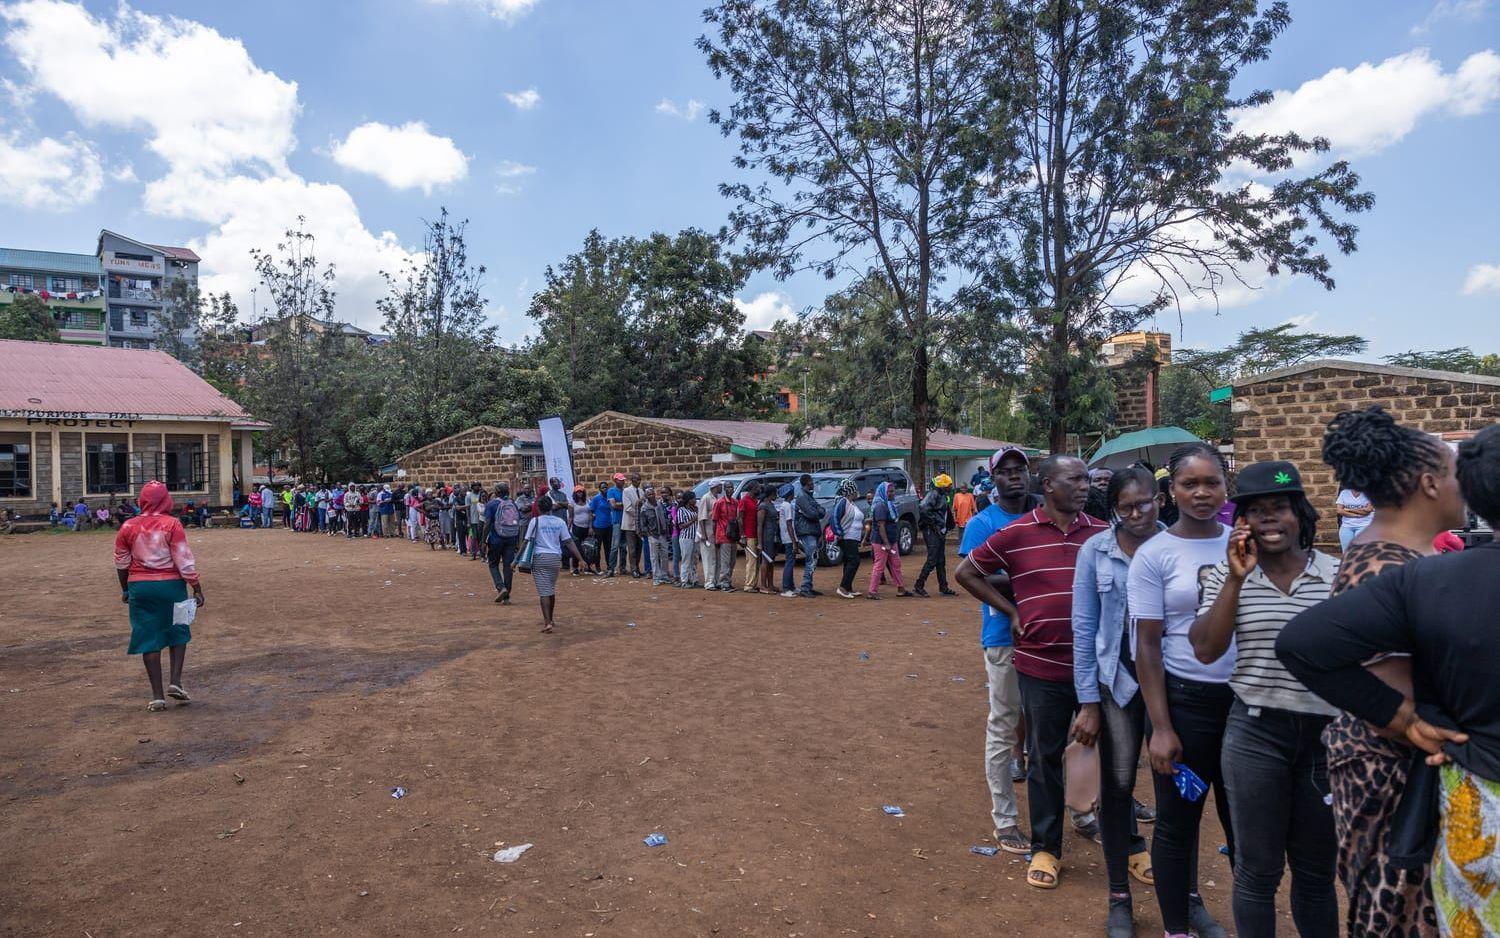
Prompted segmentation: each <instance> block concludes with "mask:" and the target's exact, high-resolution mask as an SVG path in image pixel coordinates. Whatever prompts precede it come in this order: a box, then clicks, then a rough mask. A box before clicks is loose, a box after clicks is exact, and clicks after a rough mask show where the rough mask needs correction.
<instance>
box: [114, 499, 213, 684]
mask: <svg viewBox="0 0 1500 938" xmlns="http://www.w3.org/2000/svg"><path fill="white" fill-rule="evenodd" d="M140 506H141V513H140V514H138V515H136V516H135V517H134V518H131V519H130V520H128V521H126V522H125V523H124V524H122V525H120V532H119V533H118V534H116V535H115V571H116V573H118V574H119V576H120V601H121V602H123V603H128V604H129V606H130V648H129V649H128V651H127V652H126V653H127V654H131V655H140V656H141V659H142V660H143V661H144V662H145V665H146V676H147V677H149V678H150V679H151V703H150V705H149V706H147V708H146V709H148V710H153V711H155V710H165V709H166V708H167V701H166V698H167V697H171V698H172V699H173V700H179V701H181V702H182V703H188V702H190V701H191V700H192V699H193V698H191V697H189V696H188V692H187V691H185V690H183V689H182V665H183V662H184V661H186V660H187V643H188V642H189V641H191V640H192V637H193V636H192V632H191V631H190V630H189V628H188V626H187V624H186V623H182V622H177V621H175V620H176V619H177V618H180V616H174V615H173V612H174V607H175V606H176V605H177V604H178V603H182V602H186V601H187V588H188V587H189V586H191V587H192V588H193V601H194V603H195V604H196V605H198V606H201V605H203V587H202V586H201V585H200V584H199V582H198V568H197V566H196V565H195V564H194V562H193V552H192V551H191V550H189V549H188V545H187V534H186V533H184V532H183V530H182V522H180V521H178V520H177V519H176V518H174V517H172V496H171V494H170V493H169V492H167V487H166V486H165V485H163V484H162V483H160V482H154V481H153V482H147V483H146V485H145V487H144V488H142V489H141V498H140ZM163 648H169V649H171V656H172V681H171V683H170V684H168V685H167V690H166V693H165V694H163V693H162V686H161V650H162V649H163Z"/></svg>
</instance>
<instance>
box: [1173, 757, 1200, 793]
mask: <svg viewBox="0 0 1500 938" xmlns="http://www.w3.org/2000/svg"><path fill="white" fill-rule="evenodd" d="M1172 768H1174V769H1176V770H1177V774H1176V775H1174V776H1172V780H1173V781H1174V782H1176V783H1177V793H1178V794H1179V795H1181V796H1182V797H1183V798H1185V799H1187V800H1188V801H1199V800H1201V799H1202V798H1203V796H1204V795H1206V794H1208V783H1207V782H1205V781H1204V780H1203V779H1201V778H1199V777H1198V773H1197V772H1194V771H1193V770H1192V769H1190V768H1188V767H1187V766H1185V765H1183V764H1182V763H1181V762H1174V763H1172Z"/></svg>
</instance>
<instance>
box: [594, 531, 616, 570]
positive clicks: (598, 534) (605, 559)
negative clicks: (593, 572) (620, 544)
mask: <svg viewBox="0 0 1500 938" xmlns="http://www.w3.org/2000/svg"><path fill="white" fill-rule="evenodd" d="M614 534H615V529H614V528H613V527H608V528H595V529H594V539H595V540H596V541H598V542H599V568H600V569H603V570H609V571H611V572H613V571H614V569H615V565H614V563H613V561H614V555H612V554H611V553H610V552H609V548H610V544H611V541H612V539H613V538H614Z"/></svg>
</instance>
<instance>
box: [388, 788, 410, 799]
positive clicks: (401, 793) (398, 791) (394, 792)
mask: <svg viewBox="0 0 1500 938" xmlns="http://www.w3.org/2000/svg"><path fill="white" fill-rule="evenodd" d="M391 797H392V798H405V797H406V789H405V788H402V787H401V786H400V785H397V786H396V787H395V788H392V789H391Z"/></svg>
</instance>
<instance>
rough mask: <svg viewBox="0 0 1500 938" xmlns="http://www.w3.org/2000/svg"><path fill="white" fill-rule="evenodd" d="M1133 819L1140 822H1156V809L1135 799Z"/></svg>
mask: <svg viewBox="0 0 1500 938" xmlns="http://www.w3.org/2000/svg"><path fill="white" fill-rule="evenodd" d="M1132 800H1134V799H1132ZM1135 819H1136V821H1137V822H1138V823H1140V824H1155V823H1156V809H1155V808H1153V807H1151V806H1150V805H1144V804H1141V803H1140V802H1139V801H1136V802H1135Z"/></svg>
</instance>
